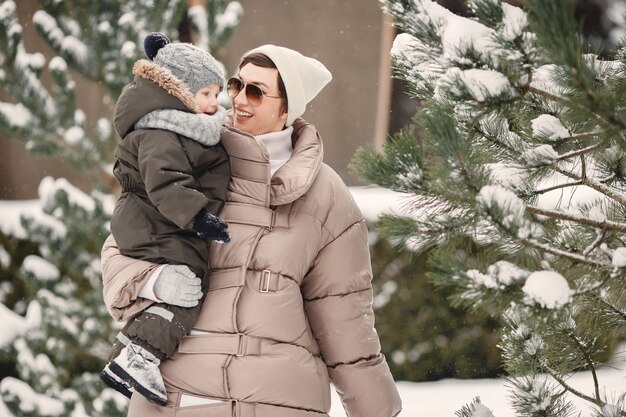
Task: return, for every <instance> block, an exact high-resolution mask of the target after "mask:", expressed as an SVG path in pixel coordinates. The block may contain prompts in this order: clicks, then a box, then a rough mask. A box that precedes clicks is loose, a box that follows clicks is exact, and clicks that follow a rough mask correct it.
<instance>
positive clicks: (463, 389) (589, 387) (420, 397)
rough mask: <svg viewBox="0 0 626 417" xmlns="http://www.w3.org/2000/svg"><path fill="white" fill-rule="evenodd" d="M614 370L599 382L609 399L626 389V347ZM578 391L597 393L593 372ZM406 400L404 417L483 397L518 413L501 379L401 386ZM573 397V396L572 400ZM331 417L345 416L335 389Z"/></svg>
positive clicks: (504, 414)
mask: <svg viewBox="0 0 626 417" xmlns="http://www.w3.org/2000/svg"><path fill="white" fill-rule="evenodd" d="M612 366H613V367H614V368H610V367H606V368H603V369H601V370H599V371H598V380H599V381H600V385H601V386H603V387H604V389H601V392H606V393H607V394H608V393H610V392H613V395H610V394H609V395H608V398H610V399H611V398H612V399H615V398H617V397H618V395H617V393H618V391H619V392H622V391H623V390H624V387H625V386H626V345H623V346H622V347H621V348H620V349H619V352H618V354H617V355H616V359H615V360H614V361H613V362H612ZM568 382H570V383H571V384H572V385H573V386H574V387H575V388H576V389H578V390H581V391H583V392H585V393H586V394H590V395H591V394H592V393H593V382H592V377H591V373H590V372H579V373H577V374H575V375H573V376H572V377H571V378H569V380H568ZM397 386H398V391H399V392H400V397H401V398H402V405H403V407H402V412H401V413H400V416H401V417H417V416H429V417H440V416H441V417H454V415H455V414H454V413H455V411H457V410H459V409H460V408H461V407H463V405H465V404H468V403H470V402H471V401H472V399H473V398H474V397H477V396H478V397H480V400H481V402H482V403H483V404H484V405H485V406H486V407H488V408H489V409H490V410H491V411H492V413H493V414H494V416H495V417H514V416H515V412H514V410H513V408H512V406H511V404H510V403H509V389H508V387H507V386H506V383H505V382H504V381H503V380H499V379H465V380H460V379H447V380H442V381H437V382H418V383H416V382H405V381H400V382H398V383H397ZM570 398H571V397H570ZM572 401H573V402H574V404H575V406H576V407H577V408H578V410H579V411H581V412H582V414H581V417H586V416H591V415H592V413H591V409H590V408H589V407H588V406H587V403H586V402H584V401H582V400H579V399H574V398H572ZM330 416H331V417H345V416H346V414H345V412H344V411H343V407H342V406H341V402H340V400H339V397H338V396H337V394H336V393H335V392H334V390H333V396H332V408H331V412H330Z"/></svg>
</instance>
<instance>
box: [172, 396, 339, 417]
mask: <svg viewBox="0 0 626 417" xmlns="http://www.w3.org/2000/svg"><path fill="white" fill-rule="evenodd" d="M180 394H181V393H179V392H175V393H169V392H168V399H169V401H168V403H169V404H177V403H178V398H179V397H180ZM185 408H186V407H179V408H178V413H177V414H176V415H183V414H181V412H182V411H183V410H185ZM193 410H194V412H195V413H196V414H193V415H202V417H328V414H326V413H317V412H314V411H306V410H299V409H297V408H290V407H281V406H276V405H270V404H259V403H247V402H241V401H237V400H224V402H223V403H213V404H208V405H206V406H194V407H193ZM185 415H186V414H185Z"/></svg>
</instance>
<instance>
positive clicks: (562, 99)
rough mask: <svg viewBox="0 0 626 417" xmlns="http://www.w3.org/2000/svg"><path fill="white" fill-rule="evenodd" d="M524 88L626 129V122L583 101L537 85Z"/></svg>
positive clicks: (604, 122)
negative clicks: (602, 114)
mask: <svg viewBox="0 0 626 417" xmlns="http://www.w3.org/2000/svg"><path fill="white" fill-rule="evenodd" d="M522 89H523V90H524V92H530V93H534V94H537V95H539V96H541V97H544V98H547V99H550V100H552V101H555V102H557V103H561V104H564V105H565V106H566V107H571V108H575V109H577V110H580V111H582V112H584V113H586V114H587V115H589V116H591V117H593V118H595V119H597V120H598V121H600V122H602V123H603V124H609V125H613V126H617V127H619V128H620V129H621V130H626V123H624V122H622V121H621V120H618V119H616V118H615V117H609V118H607V119H604V118H602V117H601V115H599V114H598V113H596V112H593V111H591V110H589V108H588V107H585V106H584V105H583V104H581V103H579V102H577V101H575V100H570V99H568V98H565V97H562V96H557V95H555V94H552V93H549V92H547V91H544V90H541V89H539V88H537V87H533V86H532V85H530V84H528V85H525V86H524V87H523V88H522Z"/></svg>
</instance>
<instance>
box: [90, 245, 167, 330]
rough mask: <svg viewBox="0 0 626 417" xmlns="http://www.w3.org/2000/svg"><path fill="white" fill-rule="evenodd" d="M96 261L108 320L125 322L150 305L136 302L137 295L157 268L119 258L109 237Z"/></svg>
mask: <svg viewBox="0 0 626 417" xmlns="http://www.w3.org/2000/svg"><path fill="white" fill-rule="evenodd" d="M100 261H101V266H102V283H103V289H102V295H103V298H104V304H105V305H106V307H107V309H108V311H109V314H111V317H113V318H114V319H115V320H117V321H124V320H128V319H129V318H131V317H133V316H134V315H135V314H137V313H139V312H140V311H142V310H144V309H145V308H147V307H148V306H149V305H150V304H152V303H153V301H151V300H147V299H144V298H139V297H138V294H139V290H140V289H141V288H142V287H143V286H144V285H145V283H146V282H147V281H148V279H149V278H150V275H151V274H152V272H153V271H154V270H155V269H156V268H158V267H159V265H158V264H154V263H151V262H146V261H142V260H139V259H135V258H130V257H128V256H124V255H122V254H121V253H120V251H119V249H118V248H117V243H115V239H114V238H113V235H109V237H108V238H107V239H106V241H105V242H104V245H103V246H102V253H101V258H100Z"/></svg>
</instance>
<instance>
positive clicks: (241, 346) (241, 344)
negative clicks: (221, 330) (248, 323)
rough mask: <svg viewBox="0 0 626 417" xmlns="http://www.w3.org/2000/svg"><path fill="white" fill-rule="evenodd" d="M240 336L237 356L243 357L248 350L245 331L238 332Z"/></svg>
mask: <svg viewBox="0 0 626 417" xmlns="http://www.w3.org/2000/svg"><path fill="white" fill-rule="evenodd" d="M237 336H238V339H239V340H238V346H237V354H236V355H235V356H238V357H241V356H243V355H244V354H245V351H246V341H245V340H244V336H245V335H244V334H243V333H237Z"/></svg>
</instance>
